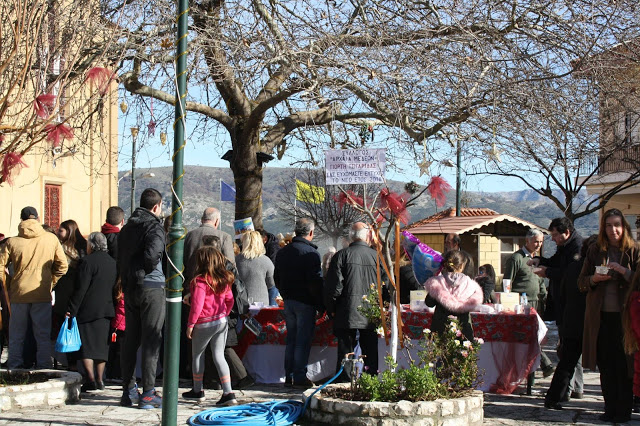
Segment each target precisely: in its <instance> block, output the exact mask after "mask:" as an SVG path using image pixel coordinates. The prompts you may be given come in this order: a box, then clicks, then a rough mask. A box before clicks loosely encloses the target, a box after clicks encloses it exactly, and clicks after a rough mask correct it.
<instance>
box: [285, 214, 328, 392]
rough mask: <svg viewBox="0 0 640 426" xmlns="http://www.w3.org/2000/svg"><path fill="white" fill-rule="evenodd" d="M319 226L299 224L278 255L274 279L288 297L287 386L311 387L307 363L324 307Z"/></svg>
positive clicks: (304, 222) (286, 305)
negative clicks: (317, 240) (317, 242)
mask: <svg viewBox="0 0 640 426" xmlns="http://www.w3.org/2000/svg"><path fill="white" fill-rule="evenodd" d="M314 229H315V225H314V223H313V222H312V221H311V220H310V219H300V220H298V222H297V223H296V229H295V234H296V236H295V237H293V239H292V240H291V243H290V244H288V245H286V246H284V247H283V248H282V249H280V251H278V254H277V256H276V263H275V272H274V281H275V283H276V287H277V288H278V290H279V291H280V294H281V295H282V298H283V300H284V318H285V323H286V325H287V347H286V349H285V355H284V370H285V385H291V384H293V386H294V387H300V388H303V389H308V388H309V387H311V386H313V383H311V381H310V380H309V379H308V378H307V363H308V361H309V353H310V352H311V341H312V340H313V333H314V331H315V327H316V310H322V303H321V302H320V303H319V301H320V300H322V267H321V260H320V253H318V250H317V249H318V247H317V246H316V245H315V244H313V243H312V242H311V240H313V236H314Z"/></svg>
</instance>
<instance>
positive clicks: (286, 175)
mask: <svg viewBox="0 0 640 426" xmlns="http://www.w3.org/2000/svg"><path fill="white" fill-rule="evenodd" d="M296 170H297V169H292V168H275V167H267V168H265V169H264V171H263V225H264V228H265V229H266V230H268V231H270V232H273V233H274V234H275V233H278V232H282V233H285V232H289V231H291V230H292V229H293V223H285V222H284V220H283V218H282V215H281V214H279V211H278V207H277V205H278V204H281V202H280V200H279V199H278V195H279V194H281V193H282V191H283V185H285V184H286V182H291V184H293V182H294V175H295V173H296ZM146 172H151V173H153V174H154V175H155V176H154V177H145V178H138V179H137V181H136V189H137V192H136V198H138V197H139V196H140V193H142V191H143V190H144V188H147V187H153V188H156V189H157V190H159V191H160V192H161V193H162V195H163V197H165V199H166V200H167V201H168V200H170V199H171V188H170V182H171V175H172V168H171V167H158V168H151V169H148V170H147V169H145V174H147V173H146ZM125 173H126V172H121V173H120V176H123V175H124V174H125ZM136 174H137V175H138V174H141V173H138V172H137V173H136ZM221 179H222V180H223V181H225V182H226V183H228V184H230V185H232V186H235V185H234V184H233V174H232V172H231V170H230V169H229V168H222V167H205V166H185V174H184V181H183V205H184V210H183V224H184V226H185V227H186V228H187V229H193V228H196V227H197V226H199V224H200V216H201V215H202V212H203V211H204V209H205V208H206V207H209V206H212V207H217V208H221V211H222V222H223V225H222V229H223V230H225V231H227V232H231V230H232V229H233V214H234V206H233V203H231V202H224V203H221V202H220V180H221ZM120 183H121V185H120V191H119V196H118V202H119V205H120V206H121V207H122V208H123V209H124V210H125V212H127V213H128V212H129V206H130V199H131V192H130V191H129V190H127V189H128V188H129V187H130V186H131V181H130V177H129V176H125V177H124V178H123V179H122V181H121V182H120ZM404 184H405V183H404V182H399V181H389V186H390V188H391V189H392V190H394V191H399V192H402V191H403V188H404ZM581 195H582V197H584V198H586V196H587V195H586V192H585V193H584V194H581ZM462 198H463V200H464V202H463V206H464V207H477V208H479V207H482V208H489V209H492V210H495V211H496V212H498V213H504V214H510V215H513V216H517V217H519V218H521V219H524V220H527V221H529V222H533V223H535V224H537V225H538V226H541V227H544V228H546V227H547V226H548V225H549V222H550V221H551V219H553V218H554V217H558V216H561V215H562V212H561V211H560V210H559V209H558V207H557V206H556V205H555V204H553V202H552V201H550V200H549V199H548V198H546V197H543V196H541V195H540V194H537V193H536V192H535V191H533V190H531V189H526V190H522V191H508V192H474V191H464V192H463V197H462ZM416 201H417V202H416V204H415V205H414V206H412V207H410V208H409V213H410V217H411V222H414V221H417V220H420V219H423V218H425V217H428V216H430V215H432V214H434V213H436V212H437V211H440V210H443V209H446V208H448V207H451V206H455V189H454V190H452V191H450V192H449V194H448V195H447V201H446V204H445V206H444V207H442V208H439V209H438V208H437V207H436V205H435V202H434V200H432V199H431V198H430V197H429V196H428V194H425V195H423V196H421V197H420V198H418V200H416ZM166 205H167V206H170V202H167V203H166ZM575 225H576V228H577V229H578V230H579V231H580V232H581V233H582V235H589V234H591V233H594V232H597V229H598V215H597V213H594V214H591V215H589V216H586V217H584V218H581V219H579V220H577V221H576V224H575Z"/></svg>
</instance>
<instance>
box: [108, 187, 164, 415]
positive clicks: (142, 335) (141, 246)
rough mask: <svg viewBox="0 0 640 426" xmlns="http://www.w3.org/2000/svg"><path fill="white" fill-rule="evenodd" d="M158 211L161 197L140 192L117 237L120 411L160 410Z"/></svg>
mask: <svg viewBox="0 0 640 426" xmlns="http://www.w3.org/2000/svg"><path fill="white" fill-rule="evenodd" d="M161 212H162V195H161V194H160V193H159V192H158V191H156V190H155V189H153V188H147V189H145V190H144V191H143V192H142V195H141V196H140V207H138V208H137V209H136V210H135V211H134V212H133V214H132V215H131V217H130V218H129V220H128V222H127V223H126V225H124V226H123V227H122V230H121V231H120V233H119V234H118V270H119V271H120V278H121V280H122V289H123V292H124V315H125V321H126V324H127V333H126V334H125V338H124V342H123V347H122V350H121V353H120V364H121V368H122V387H123V392H122V398H121V399H120V405H122V406H124V407H131V406H133V405H134V404H138V408H143V409H151V408H160V407H162V398H161V397H160V395H158V394H157V393H156V390H155V381H156V369H157V366H158V358H159V355H160V348H161V346H162V329H163V327H164V317H165V295H164V288H163V286H164V282H165V277H164V273H163V272H162V254H163V253H164V247H165V232H164V227H163V226H162V219H160V213H161ZM139 347H142V366H141V367H142V368H141V369H142V390H143V392H142V394H141V395H140V394H139V393H138V385H137V384H136V376H135V368H136V353H137V351H138V348H139Z"/></svg>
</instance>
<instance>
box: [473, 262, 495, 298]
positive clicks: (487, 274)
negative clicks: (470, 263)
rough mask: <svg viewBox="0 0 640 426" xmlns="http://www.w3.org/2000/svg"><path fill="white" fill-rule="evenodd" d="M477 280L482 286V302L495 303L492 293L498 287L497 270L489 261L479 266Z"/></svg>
mask: <svg viewBox="0 0 640 426" xmlns="http://www.w3.org/2000/svg"><path fill="white" fill-rule="evenodd" d="M476 282H477V283H478V284H480V287H482V303H493V302H492V300H491V295H492V294H494V290H495V289H496V271H495V269H493V266H492V265H491V264H489V263H487V264H485V265H482V266H481V267H479V268H478V275H477V276H476Z"/></svg>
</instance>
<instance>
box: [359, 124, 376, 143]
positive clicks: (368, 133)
mask: <svg viewBox="0 0 640 426" xmlns="http://www.w3.org/2000/svg"><path fill="white" fill-rule="evenodd" d="M359 135H360V143H361V144H362V146H364V145H365V144H366V143H367V142H369V141H371V142H373V123H369V124H367V125H365V126H362V127H360V133H359Z"/></svg>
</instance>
